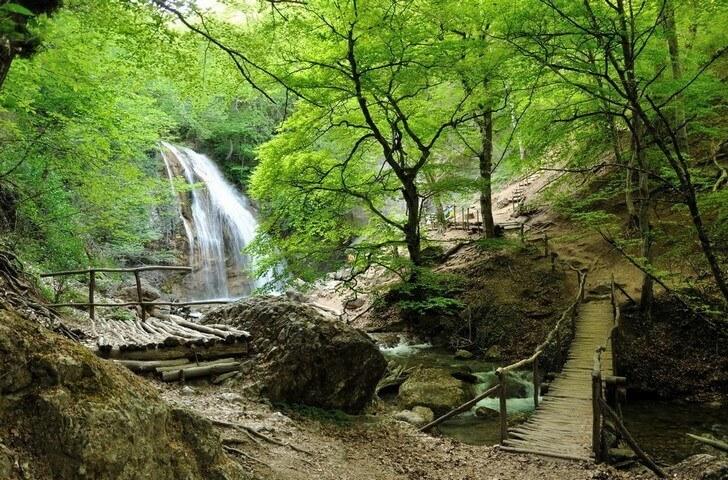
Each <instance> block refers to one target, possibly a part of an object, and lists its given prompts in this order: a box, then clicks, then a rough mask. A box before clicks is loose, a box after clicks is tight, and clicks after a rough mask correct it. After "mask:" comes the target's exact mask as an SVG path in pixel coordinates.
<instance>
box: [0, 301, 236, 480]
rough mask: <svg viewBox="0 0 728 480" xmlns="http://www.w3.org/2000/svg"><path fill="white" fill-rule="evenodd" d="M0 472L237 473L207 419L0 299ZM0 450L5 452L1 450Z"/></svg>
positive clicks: (82, 476) (85, 475) (218, 478)
mask: <svg viewBox="0 0 728 480" xmlns="http://www.w3.org/2000/svg"><path fill="white" fill-rule="evenodd" d="M0 372H3V375H0V444H4V447H3V448H0V472H2V475H1V476H2V478H13V475H9V476H7V477H6V476H5V475H6V473H7V472H5V470H7V469H8V462H7V457H8V455H9V454H8V452H9V451H12V452H13V455H17V457H16V458H15V460H16V461H18V462H19V464H21V465H22V464H24V463H25V464H27V465H28V466H29V467H28V468H29V469H30V471H29V472H28V471H27V470H26V473H27V474H29V475H30V477H26V476H25V475H24V476H23V477H22V478H35V479H51V478H52V479H54V480H56V479H58V480H67V479H68V480H71V479H74V480H75V479H78V480H87V479H88V480H91V479H94V480H107V479H108V480H112V479H129V480H131V479H138V478H154V479H159V480H174V479H187V480H197V479H199V480H203V479H205V480H208V479H212V480H228V479H229V480H233V479H235V480H237V479H240V478H246V473H245V472H244V471H243V470H242V469H241V467H240V466H238V465H237V464H236V463H232V462H231V461H230V460H229V459H228V458H227V457H226V456H225V454H224V453H223V451H222V449H221V443H220V438H219V436H218V435H217V434H216V433H215V431H214V430H213V428H212V425H211V424H210V422H208V421H207V420H204V419H202V418H200V417H197V416H195V415H193V414H191V413H188V412H186V411H184V410H180V409H175V408H171V407H170V406H168V405H167V404H166V403H164V402H163V401H161V400H160V398H159V397H158V395H157V392H156V390H154V389H153V388H152V387H151V386H150V385H148V384H147V383H145V382H144V381H143V380H141V379H139V378H136V377H135V376H134V375H133V374H131V373H130V372H128V371H126V369H124V368H123V367H119V366H116V365H113V364H111V363H110V362H108V361H105V360H101V359H99V358H97V357H96V356H94V355H93V354H92V353H91V352H89V351H88V350H86V349H85V348H83V347H81V346H79V345H77V344H75V343H72V342H70V341H68V340H66V339H64V338H62V337H60V336H58V335H55V334H52V333H50V332H49V331H47V330H46V329H45V328H43V327H41V326H39V325H38V324H35V323H32V322H30V321H28V320H25V319H23V318H20V317H19V316H18V315H17V314H15V313H13V312H10V311H8V310H2V309H0ZM3 457H5V459H3Z"/></svg>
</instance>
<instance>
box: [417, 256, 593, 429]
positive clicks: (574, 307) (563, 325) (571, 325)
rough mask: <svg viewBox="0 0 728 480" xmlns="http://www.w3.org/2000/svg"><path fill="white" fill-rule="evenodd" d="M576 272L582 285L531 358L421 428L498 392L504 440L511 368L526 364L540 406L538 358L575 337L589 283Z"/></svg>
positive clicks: (506, 369)
mask: <svg viewBox="0 0 728 480" xmlns="http://www.w3.org/2000/svg"><path fill="white" fill-rule="evenodd" d="M576 273H577V277H578V285H579V288H578V293H577V295H576V299H575V300H574V302H573V303H572V304H571V305H569V307H568V308H567V309H566V310H565V311H564V313H563V314H562V315H561V317H560V318H559V320H558V322H556V325H554V327H553V328H552V329H551V331H550V332H549V333H548V335H547V336H546V340H544V341H543V343H541V344H540V345H539V346H537V347H536V349H535V351H534V353H533V354H532V355H531V356H530V357H528V358H524V359H523V360H519V361H518V362H515V363H512V364H510V365H508V366H505V367H501V368H498V369H496V376H497V377H498V384H496V385H495V386H493V387H491V388H489V389H488V390H486V391H485V392H483V393H481V394H480V395H478V396H476V397H475V398H473V399H471V400H469V401H467V402H465V403H464V404H462V405H460V406H459V407H457V408H454V409H453V410H450V411H449V412H447V413H446V414H445V415H443V416H441V417H439V418H437V419H435V420H433V421H432V422H430V423H428V424H427V425H425V426H424V427H422V428H420V431H422V432H426V431H428V430H430V429H431V428H432V427H434V426H436V425H439V424H440V423H442V422H444V421H445V420H447V419H448V418H451V417H453V416H455V415H458V414H460V413H462V412H464V411H466V410H468V409H470V408H471V407H472V406H473V405H475V404H476V403H478V402H479V401H480V400H482V399H483V398H485V397H487V396H488V395H491V394H493V393H495V392H498V396H499V417H500V443H503V441H504V440H506V439H507V438H508V411H507V408H506V393H507V387H508V385H507V381H508V372H510V371H513V370H517V369H519V368H523V367H526V366H530V367H531V369H532V371H533V403H534V406H536V407H538V402H539V393H540V391H541V380H542V379H543V378H544V376H542V375H541V371H540V369H539V359H540V358H541V356H542V355H543V353H544V351H545V350H546V349H547V348H549V347H551V346H554V347H555V351H556V355H557V356H558V355H560V354H561V349H562V345H563V342H565V341H567V340H568V339H569V338H574V334H575V331H576V317H577V313H578V307H579V304H580V303H581V302H582V300H583V299H584V289H585V285H586V271H581V270H577V271H576ZM563 329H566V330H567V332H566V333H564V332H562V330H563Z"/></svg>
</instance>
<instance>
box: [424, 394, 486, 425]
mask: <svg viewBox="0 0 728 480" xmlns="http://www.w3.org/2000/svg"><path fill="white" fill-rule="evenodd" d="M499 388H500V385H495V386H493V387H491V388H489V389H488V390H486V391H485V392H483V393H481V394H480V395H478V396H477V397H475V398H473V399H471V400H468V401H467V402H465V403H463V404H462V405H460V406H459V407H456V408H453V409H452V410H450V411H449V412H447V413H446V414H445V415H443V416H441V417H439V418H436V419H435V420H433V421H431V422H430V423H428V424H427V425H425V426H424V427H422V428H420V432H426V431H428V430H429V429H431V428H432V427H434V426H437V425H439V424H441V423H442V422H444V421H445V420H447V419H448V418H451V417H454V416H455V415H457V414H459V413H462V412H464V411H466V410H469V409H470V407H472V406H473V405H475V404H476V403H478V402H479V401H481V400H482V399H484V398H485V397H487V396H488V395H490V394H491V393H493V392H495V391H496V390H498V389H499Z"/></svg>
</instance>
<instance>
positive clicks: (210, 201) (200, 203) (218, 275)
mask: <svg viewBox="0 0 728 480" xmlns="http://www.w3.org/2000/svg"><path fill="white" fill-rule="evenodd" d="M161 150H162V158H163V159H164V163H165V166H166V167H167V174H168V175H169V178H170V182H172V188H173V190H174V182H173V179H174V177H175V176H177V175H179V174H181V175H182V176H184V178H185V180H186V182H187V184H189V185H190V187H191V195H190V196H191V204H190V205H189V208H183V206H182V204H181V202H180V203H178V208H179V213H180V216H181V217H182V222H183V223H184V227H185V233H186V235H187V241H188V243H189V245H190V263H191V266H192V267H193V268H194V273H193V275H194V276H195V280H194V283H195V287H196V288H197V289H198V291H197V292H196V293H197V295H198V296H200V297H201V298H202V299H205V300H208V299H213V298H231V297H239V296H242V295H245V294H248V293H250V291H251V290H252V289H253V288H255V287H259V286H261V284H262V283H264V280H259V281H257V282H256V281H252V280H248V281H246V282H243V285H239V283H240V282H237V284H236V285H232V284H231V283H232V282H231V276H233V277H234V276H238V275H241V274H242V275H244V274H245V272H246V271H249V270H251V267H252V264H251V259H250V258H249V257H248V256H247V255H245V254H244V253H243V249H244V248H245V246H246V245H248V244H249V243H250V242H251V241H252V240H253V238H254V237H255V232H256V229H257V226H258V222H257V221H256V220H255V217H254V216H253V213H252V211H251V207H250V202H249V201H248V199H247V198H246V197H245V196H244V195H243V194H242V193H240V192H239V191H237V190H236V189H235V188H234V187H233V186H232V185H231V184H230V183H229V182H228V181H227V180H226V179H225V178H224V177H223V175H222V173H221V172H220V169H219V168H218V167H217V165H215V163H214V162H213V161H212V160H210V159H209V158H208V157H207V156H205V155H202V154H200V153H197V152H195V151H193V150H191V149H189V148H186V147H181V146H176V145H172V144H170V143H167V142H162V149H161ZM178 198H179V197H178ZM187 217H190V218H187Z"/></svg>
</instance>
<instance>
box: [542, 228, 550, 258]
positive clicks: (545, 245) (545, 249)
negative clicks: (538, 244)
mask: <svg viewBox="0 0 728 480" xmlns="http://www.w3.org/2000/svg"><path fill="white" fill-rule="evenodd" d="M543 256H544V257H547V258H548V256H549V234H548V233H546V232H544V233H543Z"/></svg>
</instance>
